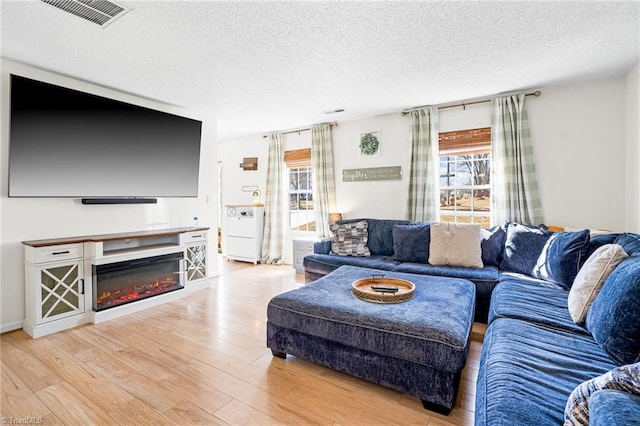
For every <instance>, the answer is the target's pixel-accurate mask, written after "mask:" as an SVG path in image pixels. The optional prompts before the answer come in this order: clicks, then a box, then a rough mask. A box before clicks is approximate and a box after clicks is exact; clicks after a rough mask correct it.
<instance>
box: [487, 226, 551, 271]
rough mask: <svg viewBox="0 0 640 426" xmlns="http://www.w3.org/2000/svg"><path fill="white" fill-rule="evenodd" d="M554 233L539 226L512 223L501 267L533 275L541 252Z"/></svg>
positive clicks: (508, 228)
mask: <svg viewBox="0 0 640 426" xmlns="http://www.w3.org/2000/svg"><path fill="white" fill-rule="evenodd" d="M552 234H553V233H552V232H549V231H543V230H541V229H539V228H535V227H530V226H525V225H520V224H519V223H510V224H509V225H508V226H507V237H506V239H505V243H504V258H503V259H502V263H501V264H500V269H502V270H503V271H506V272H516V273H518V274H525V275H529V276H532V275H533V270H534V268H535V267H536V264H537V263H538V258H539V257H540V253H542V250H543V249H544V246H545V244H547V240H548V239H549V238H551V235H552Z"/></svg>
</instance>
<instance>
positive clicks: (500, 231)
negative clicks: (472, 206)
mask: <svg viewBox="0 0 640 426" xmlns="http://www.w3.org/2000/svg"><path fill="white" fill-rule="evenodd" d="M507 226H508V223H506V222H505V223H504V224H503V225H500V226H494V227H493V228H489V229H484V228H482V241H481V242H480V246H481V247H482V263H483V264H484V266H500V263H501V262H502V253H503V251H504V240H505V238H506V237H507V231H506V230H505V229H506V227H507Z"/></svg>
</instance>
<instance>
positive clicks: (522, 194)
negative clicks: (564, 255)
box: [491, 94, 544, 225]
mask: <svg viewBox="0 0 640 426" xmlns="http://www.w3.org/2000/svg"><path fill="white" fill-rule="evenodd" d="M524 101H525V95H524V94H520V95H513V96H505V97H501V98H495V99H494V100H493V113H492V117H491V155H492V161H493V167H492V170H491V172H492V175H491V223H492V224H494V225H497V224H500V223H503V222H504V221H512V222H517V223H522V224H530V225H537V224H540V223H543V220H544V217H543V211H542V202H541V201H540V191H539V189H538V178H537V175H536V167H535V159H534V155H533V145H532V144H531V138H530V136H529V120H528V118H527V111H526V109H525V107H524Z"/></svg>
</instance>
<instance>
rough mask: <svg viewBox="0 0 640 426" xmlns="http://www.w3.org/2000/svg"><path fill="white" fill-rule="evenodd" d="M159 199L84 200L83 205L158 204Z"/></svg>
mask: <svg viewBox="0 0 640 426" xmlns="http://www.w3.org/2000/svg"><path fill="white" fill-rule="evenodd" d="M157 203H158V199H157V198H126V197H124V198H83V199H82V204H157Z"/></svg>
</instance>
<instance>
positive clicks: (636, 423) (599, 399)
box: [589, 390, 640, 426]
mask: <svg viewBox="0 0 640 426" xmlns="http://www.w3.org/2000/svg"><path fill="white" fill-rule="evenodd" d="M589 425H590V426H611V425H625V426H640V396H636V395H632V394H630V393H627V392H622V391H616V390H599V391H596V392H594V393H593V394H592V395H591V398H590V399H589Z"/></svg>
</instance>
